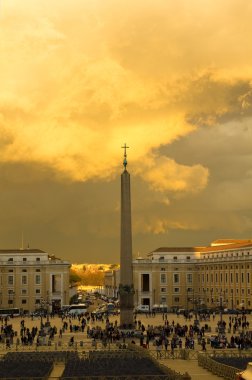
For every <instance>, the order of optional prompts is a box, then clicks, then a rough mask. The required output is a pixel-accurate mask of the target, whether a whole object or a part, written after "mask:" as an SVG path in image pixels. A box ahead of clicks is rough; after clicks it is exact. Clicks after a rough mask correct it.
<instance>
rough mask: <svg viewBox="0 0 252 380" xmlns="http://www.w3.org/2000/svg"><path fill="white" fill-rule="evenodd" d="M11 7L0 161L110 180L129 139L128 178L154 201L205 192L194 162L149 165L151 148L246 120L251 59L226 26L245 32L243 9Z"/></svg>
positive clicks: (0, 105) (226, 5) (0, 74)
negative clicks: (142, 183) (147, 189)
mask: <svg viewBox="0 0 252 380" xmlns="http://www.w3.org/2000/svg"><path fill="white" fill-rule="evenodd" d="M13 4H15V7H14V6H13V7H11V4H10V5H8V4H5V5H4V9H3V12H2V15H1V23H2V25H1V26H2V28H1V32H0V34H1V35H0V37H1V40H2V41H4V42H3V44H2V45H1V48H0V58H1V63H0V80H1V96H0V131H1V141H0V144H1V146H2V147H3V149H2V151H1V156H0V160H1V161H2V162H19V163H20V162H23V163H27V162H29V163H32V164H38V165H42V166H48V168H50V169H51V170H53V172H54V175H55V177H56V178H59V179H64V180H70V181H87V180H100V179H101V180H109V179H111V178H113V176H114V175H115V172H116V171H118V165H119V164H118V161H119V160H118V157H120V153H119V150H120V146H121V144H122V143H124V142H125V141H127V142H128V144H129V145H130V146H131V148H132V149H131V151H130V162H131V165H132V168H133V170H135V171H136V172H137V173H139V175H140V176H141V178H143V179H144V180H146V181H147V182H148V183H149V184H150V185H151V187H152V188H153V189H155V190H156V191H157V190H159V191H161V192H162V191H165V190H172V191H199V190H201V189H203V188H204V187H205V186H206V184H207V177H208V173H207V169H206V168H204V167H203V166H202V165H200V163H198V165H194V166H192V167H189V166H188V165H181V164H178V163H176V162H175V161H174V159H172V158H167V157H162V156H160V157H158V148H160V147H161V146H164V145H168V144H172V143H173V142H174V141H176V140H177V139H181V138H183V137H185V136H187V135H188V134H190V133H192V132H193V131H195V129H196V128H199V127H201V126H214V125H216V124H217V123H219V122H223V120H226V119H232V118H235V117H244V116H247V115H248V114H250V113H251V106H250V104H251V102H250V98H251V89H250V82H251V71H250V70H249V65H246V63H245V62H248V60H249V59H248V58H249V57H250V56H251V49H250V47H249V46H250V45H248V44H247V43H246V40H245V41H244V40H243V39H244V36H245V32H243V31H242V30H238V31H237V28H235V26H234V25H233V24H232V22H235V24H236V23H237V21H236V20H237V12H238V14H240V15H241V14H242V16H243V23H244V28H245V26H246V28H247V29H246V30H247V32H246V34H247V33H249V32H250V31H251V23H250V16H249V15H250V13H251V10H250V9H249V8H248V2H246V1H243V8H242V7H241V9H240V8H238V3H237V2H236V1H231V2H230V1H229V2H227V1H223V2H221V4H218V5H217V4H212V2H210V1H208V2H207V8H206V4H204V6H203V5H201V4H199V2H197V1H195V2H190V6H189V5H188V3H187V2H186V1H181V2H179V3H178V4H174V3H173V2H164V1H161V0H159V1H158V2H155V5H154V4H153V3H151V2H147V3H146V2H145V3H143V2H142V1H140V2H139V3H138V4H137V5H136V4H135V3H133V2H132V1H129V2H127V4H126V2H124V1H123V2H122V3H121V7H120V8H119V7H118V6H117V3H116V2H115V1H108V2H106V4H105V3H104V2H102V1H98V0H97V1H94V2H92V3H91V2H89V3H87V2H85V3H83V2H81V1H79V0H77V1H76V2H75V5H74V6H73V5H72V4H70V3H69V2H68V1H62V2H58V1H56V2H54V3H53V4H52V3H51V2H49V1H45V2H43V4H42V3H41V4H35V3H34V2H32V1H28V0H25V1H23V2H22V5H21V3H19V2H18V1H14V2H13ZM206 9H207V12H206ZM224 10H225V13H224ZM220 12H222V15H223V17H224V20H220V19H219V17H216V15H218V14H219V13H220ZM174 15H176V17H174ZM224 15H225V16H224ZM112 20H113V22H112ZM195 20H201V21H200V22H199V21H197V22H196V21H195ZM242 40H243V45H241V44H240V43H239V42H241V41H242ZM231 41H234V42H232V44H231ZM238 50H239V55H238V54H235V56H233V54H234V53H237V52H238ZM245 54H246V57H247V59H246V60H245V59H244V57H245ZM231 56H232V59H231ZM245 66H246V67H245ZM241 69H243V70H241ZM227 73H228V75H227ZM244 73H246V75H245V77H244ZM225 118H226V119H225ZM154 151H155V155H156V156H155V158H153V157H154V156H153V152H154ZM146 155H150V156H151V157H152V158H151V159H149V160H146V158H145V157H146ZM139 166H141V168H142V170H138V169H137V167H139Z"/></svg>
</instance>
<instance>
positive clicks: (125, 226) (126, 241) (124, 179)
mask: <svg viewBox="0 0 252 380" xmlns="http://www.w3.org/2000/svg"><path fill="white" fill-rule="evenodd" d="M122 148H124V161H123V166H124V171H123V173H122V174H121V250H120V251H121V252H120V285H119V295H120V325H121V327H122V328H133V308H134V286H133V268H132V231H131V197H130V175H129V173H128V171H127V148H128V147H127V145H126V144H124V146H123V147H122Z"/></svg>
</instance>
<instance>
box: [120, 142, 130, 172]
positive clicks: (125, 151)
mask: <svg viewBox="0 0 252 380" xmlns="http://www.w3.org/2000/svg"><path fill="white" fill-rule="evenodd" d="M121 148H123V149H124V160H123V166H124V170H126V166H127V163H128V162H127V150H126V149H128V148H129V146H127V144H126V143H125V144H124V146H122V147H121Z"/></svg>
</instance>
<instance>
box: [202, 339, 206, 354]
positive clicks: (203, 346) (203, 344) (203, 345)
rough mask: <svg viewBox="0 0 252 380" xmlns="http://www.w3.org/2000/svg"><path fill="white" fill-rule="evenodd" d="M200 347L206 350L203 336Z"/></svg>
mask: <svg viewBox="0 0 252 380" xmlns="http://www.w3.org/2000/svg"><path fill="white" fill-rule="evenodd" d="M201 347H202V351H206V341H205V339H204V338H203V339H202V342H201Z"/></svg>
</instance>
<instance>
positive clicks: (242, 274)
mask: <svg viewBox="0 0 252 380" xmlns="http://www.w3.org/2000/svg"><path fill="white" fill-rule="evenodd" d="M241 282H244V273H243V272H242V273H241Z"/></svg>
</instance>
